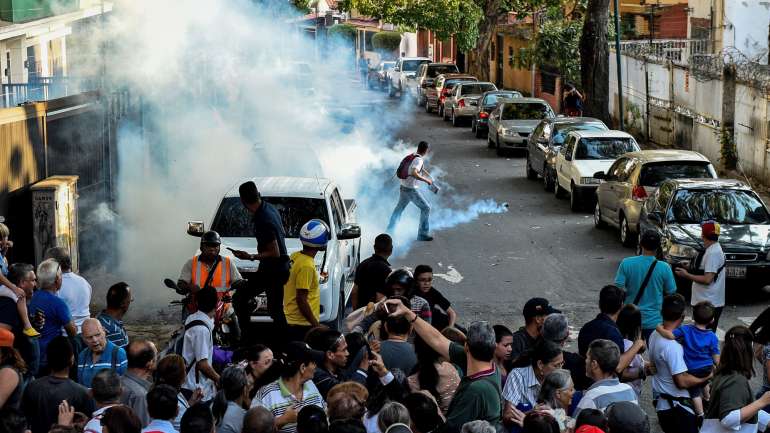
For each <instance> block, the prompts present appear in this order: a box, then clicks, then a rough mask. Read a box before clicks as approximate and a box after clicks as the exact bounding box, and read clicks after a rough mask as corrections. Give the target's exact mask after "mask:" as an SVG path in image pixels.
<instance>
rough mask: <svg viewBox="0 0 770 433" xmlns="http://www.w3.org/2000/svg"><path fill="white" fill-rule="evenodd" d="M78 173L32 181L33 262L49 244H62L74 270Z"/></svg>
mask: <svg viewBox="0 0 770 433" xmlns="http://www.w3.org/2000/svg"><path fill="white" fill-rule="evenodd" d="M77 185H78V177H77V176H51V177H49V178H47V179H44V180H41V181H40V182H38V183H36V184H34V185H32V187H31V188H30V189H31V190H32V227H33V238H34V244H35V263H40V262H41V261H43V255H44V254H45V252H46V250H48V248H51V247H64V248H66V249H67V250H68V251H69V253H70V257H71V258H72V270H73V271H74V272H77V271H78V268H79V267H78V263H79V260H78V205H77V200H78V191H77Z"/></svg>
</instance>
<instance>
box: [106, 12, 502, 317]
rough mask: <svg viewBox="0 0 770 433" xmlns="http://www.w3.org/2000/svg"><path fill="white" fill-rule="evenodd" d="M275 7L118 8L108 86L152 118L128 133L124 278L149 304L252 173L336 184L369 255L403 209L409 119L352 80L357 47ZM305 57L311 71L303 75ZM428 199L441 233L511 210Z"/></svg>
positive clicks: (404, 246) (401, 245)
mask: <svg viewBox="0 0 770 433" xmlns="http://www.w3.org/2000/svg"><path fill="white" fill-rule="evenodd" d="M272 3H276V2H272ZM269 5H271V2H265V3H257V2H251V1H247V0H231V1H228V2H210V1H206V0H191V1H188V2H184V4H181V3H180V2H176V1H171V2H156V1H151V0H133V1H131V2H120V3H119V4H117V5H116V7H115V11H114V13H113V15H112V17H111V18H110V19H109V20H108V21H107V22H106V23H105V26H104V27H103V29H102V30H103V34H102V35H101V36H102V37H103V38H104V39H106V40H108V41H109V44H108V45H107V46H108V47H109V51H110V55H109V57H108V62H107V65H108V69H107V71H108V77H109V81H110V82H111V83H112V85H113V86H115V87H116V88H127V89H129V92H130V94H131V95H132V97H133V98H134V100H140V101H141V106H142V116H141V121H140V122H133V123H126V124H124V125H123V126H122V127H121V128H120V130H119V131H118V151H119V155H118V159H119V168H118V172H119V177H118V185H117V206H116V211H117V213H118V214H119V218H120V222H119V225H118V230H119V234H118V239H119V245H118V248H117V250H118V251H117V252H118V260H117V261H116V262H117V263H118V268H117V269H115V270H114V273H115V274H116V275H117V276H119V277H120V278H122V279H125V280H126V281H128V282H129V283H130V284H131V285H132V286H133V287H134V288H135V290H137V292H138V295H137V296H136V300H137V303H138V304H140V305H151V304H155V306H162V303H164V302H165V301H167V300H168V299H169V298H170V295H171V293H170V291H166V290H165V289H162V288H160V287H162V286H161V281H162V279H163V278H164V277H171V278H174V279H175V278H176V276H177V275H178V274H179V269H180V268H181V266H182V264H183V263H184V261H185V260H187V259H188V258H189V257H191V256H192V255H193V254H194V253H195V252H196V248H197V243H198V240H197V239H196V238H192V237H190V236H188V235H186V234H185V224H186V222H187V221H190V220H204V221H205V222H206V224H207V227H208V225H209V224H210V223H211V218H212V217H213V213H214V211H215V208H216V206H217V204H218V203H219V200H220V199H221V197H222V195H223V194H224V193H225V192H226V191H228V190H229V189H230V188H232V187H233V185H236V184H238V183H239V182H240V181H241V180H242V179H243V178H246V177H253V176H272V175H293V176H308V177H314V176H322V177H328V178H330V179H333V180H334V181H336V182H337V183H338V184H339V185H340V188H341V192H342V194H343V195H344V196H345V198H355V199H357V200H358V204H359V207H358V212H357V215H358V221H359V223H360V224H361V225H362V232H363V233H364V238H363V239H362V249H363V251H362V257H365V256H366V254H367V252H369V251H370V250H371V245H372V243H373V239H374V237H375V236H376V235H377V234H378V233H380V232H382V231H383V230H384V228H385V226H386V224H387V221H388V218H389V216H390V213H391V211H392V209H393V207H394V206H395V204H396V200H397V198H398V182H397V179H396V178H395V177H394V172H395V169H396V167H397V166H398V163H399V162H400V160H401V158H402V157H403V156H404V155H406V154H407V153H408V152H412V151H414V146H415V143H403V142H394V139H393V133H395V132H396V131H397V128H398V127H400V126H401V125H403V124H405V123H406V120H407V119H406V116H409V115H410V114H408V113H409V112H410V110H408V109H406V107H403V108H404V109H403V110H390V109H384V108H382V107H380V106H378V105H377V104H373V103H371V102H370V101H367V99H366V98H370V96H367V95H366V94H365V92H362V91H361V90H360V89H359V86H358V85H357V83H355V82H354V81H353V79H352V77H353V76H354V74H353V73H352V71H353V69H352V68H353V65H354V64H355V59H354V55H353V52H352V50H351V49H350V47H347V46H345V45H344V44H341V43H333V42H330V44H329V48H328V49H326V48H321V47H318V48H316V47H315V46H314V44H313V41H312V40H310V39H308V38H306V37H304V36H303V35H302V32H301V31H300V29H298V28H297V27H296V24H297V22H296V13H295V15H294V17H292V16H290V15H286V14H284V12H285V11H277V10H276V9H269V8H270V7H271V6H269ZM96 39H97V38H95V40H96ZM312 59H314V60H312ZM302 62H306V63H308V64H310V71H307V72H301V71H300V69H303V68H305V66H302V65H301V63H302ZM404 99H405V101H404V104H407V102H406V98H404ZM380 105H382V104H380ZM434 171H437V172H438V170H434ZM447 190H448V188H447ZM426 194H427V195H428V196H430V197H429V200H431V202H432V207H433V211H432V217H431V222H432V225H433V228H435V229H447V228H450V227H453V226H455V225H457V224H461V223H464V222H468V221H471V220H473V219H474V218H477V217H478V216H479V215H480V214H482V213H499V212H504V211H505V207H503V206H501V205H498V204H497V203H495V202H494V201H492V200H481V201H476V202H473V200H472V199H470V198H467V197H456V196H455V195H454V194H452V195H451V197H452V199H451V201H450V199H449V198H448V197H449V195H447V196H444V195H441V194H439V195H435V196H434V195H433V194H430V193H426ZM457 205H459V206H462V207H461V208H460V209H457V208H456V207H455V206H457ZM410 208H411V207H410ZM417 220H418V212H416V211H415V210H414V209H409V208H408V210H407V211H406V212H405V213H404V215H403V217H402V220H401V223H400V225H399V227H398V230H397V231H396V233H395V235H394V242H395V244H396V248H397V252H398V253H402V254H403V253H404V252H406V251H407V250H408V248H409V245H410V244H411V242H412V241H413V240H414V239H415V236H416V231H417V225H418V222H417ZM159 288H160V289H159ZM135 310H140V309H139V308H135ZM152 311H154V310H152ZM144 313H145V314H147V313H151V311H149V310H144Z"/></svg>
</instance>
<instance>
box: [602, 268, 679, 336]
mask: <svg viewBox="0 0 770 433" xmlns="http://www.w3.org/2000/svg"><path fill="white" fill-rule="evenodd" d="M654 259H655V257H653V256H634V257H627V258H625V259H623V261H622V262H620V266H619V267H618V272H617V274H616V275H615V285H616V286H618V287H621V288H623V289H625V290H626V303H627V304H630V303H633V302H634V299H635V298H636V294H637V293H639V288H640V287H641V286H642V282H644V277H646V276H647V272H648V271H649V270H650V266H652V261H653V260H654ZM673 293H676V281H675V280H674V272H672V271H671V266H669V264H668V263H666V262H664V261H661V260H658V263H657V264H656V265H655V270H653V271H652V276H651V277H650V281H649V282H648V283H647V287H646V288H645V289H644V294H643V295H642V299H640V300H639V305H637V307H639V310H640V311H641V312H642V329H655V327H656V326H658V324H660V323H663V317H661V315H660V307H661V305H662V304H663V297H664V296H665V295H668V294H673Z"/></svg>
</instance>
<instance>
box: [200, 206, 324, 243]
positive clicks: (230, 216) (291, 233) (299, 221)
mask: <svg viewBox="0 0 770 433" xmlns="http://www.w3.org/2000/svg"><path fill="white" fill-rule="evenodd" d="M262 199H263V200H265V201H266V202H268V203H270V204H272V205H273V206H275V208H276V209H277V210H278V213H280V214H281V220H282V221H283V230H284V232H285V236H286V237H287V238H298V237H299V231H300V229H301V228H302V225H303V224H305V223H306V222H308V221H310V220H311V219H313V218H318V219H321V220H323V221H324V222H326V223H327V224H329V214H328V213H327V212H326V202H325V201H324V200H323V199H320V198H301V197H262ZM211 230H214V231H216V232H217V233H219V235H220V236H222V237H223V238H253V237H254V228H253V226H252V224H251V215H250V214H249V212H248V211H247V210H246V208H244V207H243V204H241V199H240V198H239V197H225V198H224V199H223V200H222V204H221V205H220V206H219V209H218V210H217V214H216V216H215V217H214V222H213V223H212V224H211Z"/></svg>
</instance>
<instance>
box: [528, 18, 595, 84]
mask: <svg viewBox="0 0 770 433" xmlns="http://www.w3.org/2000/svg"><path fill="white" fill-rule="evenodd" d="M582 29H583V23H582V21H565V20H558V21H557V20H546V21H544V22H543V24H542V25H540V32H539V33H538V36H537V41H536V42H535V44H534V47H533V58H534V61H535V62H536V63H537V64H539V65H548V66H551V67H553V68H555V69H557V70H558V71H559V72H560V73H561V75H562V76H563V77H564V78H565V79H566V80H567V81H569V82H572V83H579V82H580V49H579V46H580V34H581V32H582Z"/></svg>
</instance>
